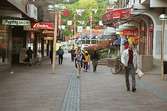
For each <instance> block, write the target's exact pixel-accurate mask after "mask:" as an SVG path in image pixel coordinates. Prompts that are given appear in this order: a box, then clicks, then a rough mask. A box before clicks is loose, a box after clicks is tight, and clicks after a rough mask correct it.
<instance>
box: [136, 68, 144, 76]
mask: <svg viewBox="0 0 167 111" xmlns="http://www.w3.org/2000/svg"><path fill="white" fill-rule="evenodd" d="M136 74H137V76H138V78H139V79H141V78H142V77H143V76H144V73H143V72H142V71H141V70H140V69H139V68H137V70H136Z"/></svg>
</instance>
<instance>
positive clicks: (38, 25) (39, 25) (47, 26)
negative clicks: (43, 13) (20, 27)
mask: <svg viewBox="0 0 167 111" xmlns="http://www.w3.org/2000/svg"><path fill="white" fill-rule="evenodd" d="M33 28H34V29H48V30H49V29H50V30H52V29H54V28H53V23H50V22H39V23H36V24H34V25H33Z"/></svg>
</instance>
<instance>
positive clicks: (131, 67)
mask: <svg viewBox="0 0 167 111" xmlns="http://www.w3.org/2000/svg"><path fill="white" fill-rule="evenodd" d="M129 75H131V77H132V91H133V92H135V91H136V79H135V75H136V74H135V68H134V65H133V64H129V65H128V66H127V67H126V72H125V81H126V88H127V91H130V83H129Z"/></svg>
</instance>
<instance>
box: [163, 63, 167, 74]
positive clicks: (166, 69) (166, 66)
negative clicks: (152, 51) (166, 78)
mask: <svg viewBox="0 0 167 111" xmlns="http://www.w3.org/2000/svg"><path fill="white" fill-rule="evenodd" d="M163 64H164V74H167V61H163Z"/></svg>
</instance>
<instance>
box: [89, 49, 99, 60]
mask: <svg viewBox="0 0 167 111" xmlns="http://www.w3.org/2000/svg"><path fill="white" fill-rule="evenodd" d="M90 59H91V60H97V61H98V60H99V59H100V58H99V54H98V52H97V51H94V52H93V53H92V54H91V57H90Z"/></svg>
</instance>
